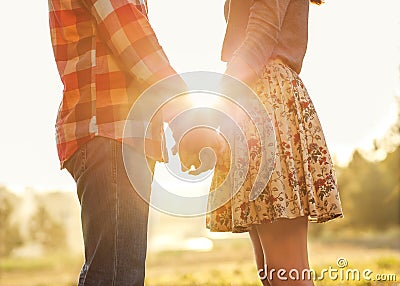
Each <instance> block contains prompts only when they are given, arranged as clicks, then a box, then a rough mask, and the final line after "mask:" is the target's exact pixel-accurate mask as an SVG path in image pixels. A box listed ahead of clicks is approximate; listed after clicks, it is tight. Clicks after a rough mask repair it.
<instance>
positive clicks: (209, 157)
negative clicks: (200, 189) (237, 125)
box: [173, 127, 227, 175]
mask: <svg viewBox="0 0 400 286" xmlns="http://www.w3.org/2000/svg"><path fill="white" fill-rule="evenodd" d="M226 148H227V142H226V141H225V139H224V137H223V136H222V135H221V134H219V133H218V132H217V131H216V130H213V129H211V128H208V127H197V128H194V129H192V130H190V131H188V132H187V133H186V134H184V136H183V137H182V138H181V140H180V142H177V144H176V145H175V147H174V149H173V152H174V153H176V152H178V154H179V157H180V160H181V166H182V171H187V170H189V174H191V175H198V174H200V173H202V172H205V171H208V170H211V169H212V168H214V166H215V164H216V161H217V160H218V157H219V156H220V155H221V154H222V153H223V152H224V151H225V150H226ZM193 167H194V169H193Z"/></svg>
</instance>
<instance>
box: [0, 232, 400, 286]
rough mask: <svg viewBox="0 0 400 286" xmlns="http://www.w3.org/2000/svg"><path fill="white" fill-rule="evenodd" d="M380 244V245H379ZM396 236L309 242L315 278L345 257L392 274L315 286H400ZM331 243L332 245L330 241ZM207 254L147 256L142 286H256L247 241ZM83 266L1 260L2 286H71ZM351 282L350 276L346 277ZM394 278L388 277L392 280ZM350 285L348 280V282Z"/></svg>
mask: <svg viewBox="0 0 400 286" xmlns="http://www.w3.org/2000/svg"><path fill="white" fill-rule="evenodd" d="M379 239H380V241H379ZM397 239H398V237H396V236H394V235H392V236H391V237H390V238H386V239H384V237H383V238H382V237H381V238H375V239H373V240H371V239H370V240H368V239H366V238H363V239H345V238H342V239H340V240H334V238H333V237H331V238H329V237H325V238H321V239H319V240H311V241H310V260H311V265H312V268H313V269H314V270H315V271H316V273H317V274H318V273H320V272H321V271H322V269H324V268H327V269H328V268H329V266H331V267H332V268H334V269H341V268H339V267H338V266H337V264H336V262H337V260H338V258H345V259H346V260H347V261H348V266H347V267H345V268H343V269H344V270H348V269H359V270H360V271H363V270H364V269H370V270H371V271H372V274H371V275H370V277H371V278H374V277H376V276H375V275H376V274H385V275H387V274H395V275H396V280H397V282H388V281H386V282H377V281H365V280H362V279H361V281H343V280H340V279H339V280H331V279H329V277H327V276H325V279H324V280H322V281H316V282H315V283H316V285H317V286H327V285H332V286H336V285H358V286H361V285H365V286H367V285H369V286H373V285H400V252H399V249H398V244H397ZM333 241H335V242H333ZM213 243H214V248H213V250H212V251H207V252H193V251H168V252H158V253H153V252H150V253H149V255H148V260H147V278H146V285H147V286H200V285H201V286H223V285H237V286H246V285H260V283H259V282H258V279H257V274H256V269H255V266H254V263H253V256H252V250H251V245H250V243H249V241H248V240H247V239H243V238H241V239H223V240H214V241H213ZM81 264H82V257H81V256H79V255H67V254H59V255H55V254H53V255H49V256H46V257H41V258H35V259H33V258H7V259H2V260H1V261H0V270H1V272H0V285H2V286H72V285H76V280H77V279H76V278H77V274H78V273H79V270H80V267H81ZM350 277H352V276H350ZM393 278H394V276H393V277H387V279H392V280H393ZM350 280H351V279H350Z"/></svg>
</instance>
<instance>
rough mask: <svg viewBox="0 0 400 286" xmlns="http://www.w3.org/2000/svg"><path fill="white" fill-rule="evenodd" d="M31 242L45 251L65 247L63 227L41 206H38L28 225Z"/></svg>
mask: <svg viewBox="0 0 400 286" xmlns="http://www.w3.org/2000/svg"><path fill="white" fill-rule="evenodd" d="M29 235H30V238H31V239H32V241H34V242H37V243H39V244H41V245H42V246H43V248H44V250H46V251H53V250H58V249H62V248H64V247H65V246H66V233H65V229H64V226H63V225H62V224H61V223H59V222H57V221H56V220H55V219H53V218H52V216H51V215H50V214H49V212H48V211H47V209H46V208H45V206H44V205H43V204H40V203H39V204H38V206H37V210H36V212H35V213H34V214H33V216H32V217H31V221H30V223H29Z"/></svg>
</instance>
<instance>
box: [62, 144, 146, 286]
mask: <svg viewBox="0 0 400 286" xmlns="http://www.w3.org/2000/svg"><path fill="white" fill-rule="evenodd" d="M132 152H135V150H134V149H132ZM152 166H153V168H154V162H152ZM65 167H66V169H67V170H68V171H69V172H70V173H71V175H72V176H73V178H74V179H75V181H76V184H77V193H78V198H79V202H80V204H81V219H82V232H83V239H84V244H85V264H84V265H83V268H82V271H81V274H80V277H79V284H78V285H79V286H83V285H85V286H111V285H113V286H128V285H129V286H133V285H144V276H145V260H146V249H147V222H148V211H149V206H148V203H147V202H145V201H144V200H143V199H142V198H141V197H140V196H139V195H138V194H137V193H136V192H135V190H134V188H133V187H132V185H131V183H130V181H129V179H128V177H127V174H126V171H125V168H124V162H123V159H122V144H121V143H119V142H117V141H115V140H112V139H108V138H104V137H96V138H94V139H92V140H91V141H89V142H88V143H87V144H85V145H82V146H81V147H80V148H79V150H78V151H77V152H76V153H75V154H74V155H73V156H72V157H71V158H70V159H69V160H68V161H67V162H66V165H65ZM138 171H139V172H140V170H138ZM150 188H151V186H150V184H149V186H148V189H149V195H150Z"/></svg>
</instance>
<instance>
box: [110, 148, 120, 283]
mask: <svg viewBox="0 0 400 286" xmlns="http://www.w3.org/2000/svg"><path fill="white" fill-rule="evenodd" d="M111 146H112V148H111V150H112V163H111V167H112V170H111V171H112V172H113V174H112V175H113V180H114V182H113V184H114V192H115V194H114V195H115V197H114V198H115V234H114V271H113V280H112V285H113V286H117V284H116V283H117V282H116V279H117V271H118V217H119V201H118V184H117V174H118V172H117V144H116V142H115V141H112V142H111Z"/></svg>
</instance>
